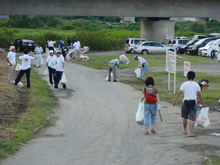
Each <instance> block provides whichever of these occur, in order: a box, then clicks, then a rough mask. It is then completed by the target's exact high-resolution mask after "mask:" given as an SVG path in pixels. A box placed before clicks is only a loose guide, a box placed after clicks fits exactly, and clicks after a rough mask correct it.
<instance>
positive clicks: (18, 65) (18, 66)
mask: <svg viewBox="0 0 220 165" xmlns="http://www.w3.org/2000/svg"><path fill="white" fill-rule="evenodd" d="M21 68H22V67H21V64H20V63H17V65H16V67H15V70H16V71H20V70H21Z"/></svg>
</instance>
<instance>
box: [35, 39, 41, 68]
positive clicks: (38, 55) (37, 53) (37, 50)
mask: <svg viewBox="0 0 220 165" xmlns="http://www.w3.org/2000/svg"><path fill="white" fill-rule="evenodd" d="M42 53H43V48H42V47H41V46H40V43H37V46H36V47H35V49H34V54H35V57H36V67H37V68H39V67H40V64H41V60H42Z"/></svg>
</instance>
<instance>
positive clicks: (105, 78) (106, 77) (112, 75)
mask: <svg viewBox="0 0 220 165" xmlns="http://www.w3.org/2000/svg"><path fill="white" fill-rule="evenodd" d="M110 74H111V78H113V73H112V72H111V73H110ZM105 80H106V81H108V74H107V76H106V78H105Z"/></svg>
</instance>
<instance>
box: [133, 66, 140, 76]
mask: <svg viewBox="0 0 220 165" xmlns="http://www.w3.org/2000/svg"><path fill="white" fill-rule="evenodd" d="M134 73H135V74H136V76H137V78H141V68H137V69H135V70H134Z"/></svg>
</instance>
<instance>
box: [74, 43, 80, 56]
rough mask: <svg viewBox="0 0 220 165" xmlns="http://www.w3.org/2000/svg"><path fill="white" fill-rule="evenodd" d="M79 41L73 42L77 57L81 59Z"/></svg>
mask: <svg viewBox="0 0 220 165" xmlns="http://www.w3.org/2000/svg"><path fill="white" fill-rule="evenodd" d="M79 46H80V45H79V42H74V44H73V48H74V50H75V54H76V58H77V60H79V59H80V49H79Z"/></svg>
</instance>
